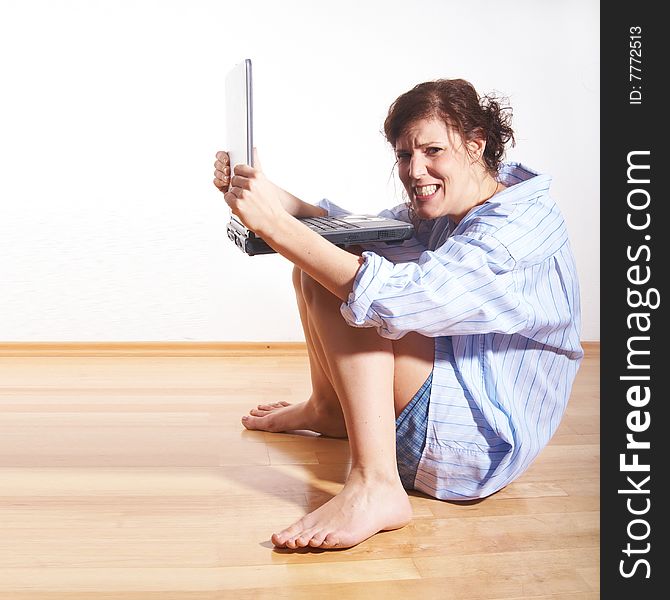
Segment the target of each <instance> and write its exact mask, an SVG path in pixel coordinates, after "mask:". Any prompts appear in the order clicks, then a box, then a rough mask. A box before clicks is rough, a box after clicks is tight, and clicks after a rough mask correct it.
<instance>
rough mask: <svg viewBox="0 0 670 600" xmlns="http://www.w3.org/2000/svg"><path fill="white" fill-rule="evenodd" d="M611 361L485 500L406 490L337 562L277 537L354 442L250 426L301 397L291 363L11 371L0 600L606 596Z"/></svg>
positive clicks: (570, 599) (156, 363)
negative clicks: (376, 530)
mask: <svg viewBox="0 0 670 600" xmlns="http://www.w3.org/2000/svg"><path fill="white" fill-rule="evenodd" d="M599 366H600V359H599V351H598V346H597V345H593V344H591V345H589V346H588V347H587V356H586V358H585V360H584V363H583V365H582V368H581V370H580V372H579V374H578V377H577V381H576V383H575V386H574V388H573V394H572V398H571V401H570V404H569V407H568V411H567V414H566V415H565V418H564V420H563V422H562V424H561V426H560V429H559V431H558V432H557V434H556V436H555V437H554V438H553V440H552V441H551V443H550V445H549V446H548V447H547V448H546V449H545V450H544V451H543V452H542V454H541V455H540V457H539V458H538V459H537V460H536V462H535V463H534V464H533V465H532V466H531V468H530V469H529V470H528V471H527V472H526V473H525V474H524V475H523V476H522V477H521V478H520V479H519V480H518V481H517V482H515V483H513V484H512V485H510V486H508V487H507V488H505V489H504V490H502V491H501V492H499V493H498V494H495V495H494V496H492V497H490V498H487V499H485V500H483V501H481V502H474V503H466V504H456V503H448V502H441V501H439V500H435V499H431V498H428V497H426V496H423V495H422V494H418V493H417V494H412V497H411V501H412V505H413V508H414V519H413V521H412V523H411V524H410V525H409V526H407V527H405V528H404V529H401V530H398V531H393V532H386V533H382V534H379V535H377V536H374V537H373V538H371V539H370V540H368V541H366V542H364V543H362V544H360V545H359V546H357V547H355V548H351V549H348V550H340V551H319V550H303V551H298V552H291V551H286V550H277V549H274V548H273V547H272V544H271V543H270V541H269V537H270V534H271V533H272V532H273V531H275V530H278V529H281V528H283V527H284V526H286V525H287V524H289V523H290V522H292V521H294V520H296V519H298V518H299V517H300V516H302V515H303V514H304V513H305V511H307V510H310V509H312V508H314V507H316V506H318V505H319V504H321V503H322V502H324V501H325V500H326V499H328V498H329V497H331V496H332V495H333V494H335V493H337V491H338V490H339V489H340V488H341V486H342V483H343V481H344V478H345V477H346V473H347V469H348V464H349V462H348V461H349V457H348V450H347V443H346V441H345V440H334V439H325V438H320V437H318V436H315V435H303V434H297V433H296V434H268V433H264V432H249V431H246V430H244V428H243V427H242V426H241V424H240V421H239V418H240V416H241V415H242V414H244V413H246V412H247V411H248V409H249V408H250V407H251V406H254V405H256V404H258V403H262V402H268V401H278V400H287V401H296V400H300V399H304V398H305V397H306V396H307V395H308V393H309V391H310V387H309V375H308V371H307V359H306V357H305V356H304V355H302V354H301V353H299V352H291V353H286V354H282V353H281V352H276V353H274V354H271V355H260V356H252V355H250V356H239V357H235V356H212V357H208V356H180V357H167V356H163V357H155V356H154V357H151V356H130V357H122V356H106V357H105V356H103V357H100V356H98V357H86V356H67V357H58V356H47V357H44V356H43V357H36V356H14V357H12V356H3V357H0V522H1V529H2V536H1V537H0V600H9V599H11V600H27V599H31V600H34V599H44V600H65V599H68V600H75V599H81V600H83V599H86V600H106V599H112V598H114V599H115V600H154V599H155V600H158V599H160V600H172V599H174V600H195V599H197V600H214V599H220V598H235V599H246V598H249V599H252V598H253V599H258V598H261V599H262V598H273V599H276V598H292V599H295V598H298V599H303V598H304V599H308V598H309V599H312V598H317V599H318V598H339V599H343V598H355V599H357V598H361V599H366V600H367V599H369V598H376V597H385V598H406V597H412V598H426V599H432V598H439V599H454V600H459V599H466V598H467V599H489V600H492V599H501V600H502V599H505V600H521V599H534V600H549V599H554V600H557V599H562V600H593V599H595V598H598V597H599V593H598V589H599V563H598V560H599V516H600V513H599V500H600V489H599Z"/></svg>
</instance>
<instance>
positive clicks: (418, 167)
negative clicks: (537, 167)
mask: <svg viewBox="0 0 670 600" xmlns="http://www.w3.org/2000/svg"><path fill="white" fill-rule="evenodd" d="M468 149H469V150H470V153H468ZM483 151H484V142H483V141H482V140H475V141H473V142H469V143H468V145H467V146H466V145H465V144H464V143H463V141H462V139H461V137H460V136H459V135H458V133H456V132H454V131H452V130H451V129H449V128H448V127H447V126H446V124H445V123H444V122H443V121H442V120H440V119H420V120H418V121H415V122H414V123H411V124H410V125H409V127H407V129H406V130H405V132H404V133H403V134H402V135H401V136H400V137H399V138H398V140H397V141H396V145H395V153H396V158H397V159H398V174H399V175H400V180H401V181H402V183H403V185H404V186H405V190H406V191H407V195H408V196H409V199H410V202H411V204H412V207H413V208H414V211H415V212H416V215H417V216H418V217H419V218H421V219H435V218H437V217H443V216H447V215H448V216H450V217H451V218H452V219H454V220H455V221H456V222H458V221H460V220H461V219H462V218H463V217H464V216H465V215H466V214H467V212H468V211H469V210H470V209H471V208H472V207H473V206H475V205H476V204H478V203H479V200H480V198H479V190H480V189H481V183H482V177H483V171H482V169H481V167H480V166H479V165H478V162H479V161H478V160H477V159H478V158H480V156H481V153H482V152H483ZM473 161H474V164H473Z"/></svg>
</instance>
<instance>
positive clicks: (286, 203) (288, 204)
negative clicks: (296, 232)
mask: <svg viewBox="0 0 670 600" xmlns="http://www.w3.org/2000/svg"><path fill="white" fill-rule="evenodd" d="M280 191H281V203H282V205H283V207H284V209H285V210H286V212H288V213H289V214H290V215H292V216H294V217H298V218H304V217H323V216H325V215H326V210H325V209H323V208H321V207H319V206H315V205H314V204H309V203H307V202H304V201H302V200H301V199H300V198H298V197H297V196H294V195H293V194H291V192H287V191H286V190H284V189H281V188H280Z"/></svg>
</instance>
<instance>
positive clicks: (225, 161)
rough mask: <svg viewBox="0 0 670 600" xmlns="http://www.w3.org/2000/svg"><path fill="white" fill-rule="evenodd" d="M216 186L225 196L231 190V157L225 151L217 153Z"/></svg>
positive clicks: (215, 166) (215, 165) (215, 164)
mask: <svg viewBox="0 0 670 600" xmlns="http://www.w3.org/2000/svg"><path fill="white" fill-rule="evenodd" d="M214 185H215V186H216V187H217V189H218V190H219V191H221V192H223V193H224V194H225V193H226V192H227V191H228V189H229V188H230V156H228V153H227V152H225V151H224V150H219V152H217V153H216V162H215V163H214Z"/></svg>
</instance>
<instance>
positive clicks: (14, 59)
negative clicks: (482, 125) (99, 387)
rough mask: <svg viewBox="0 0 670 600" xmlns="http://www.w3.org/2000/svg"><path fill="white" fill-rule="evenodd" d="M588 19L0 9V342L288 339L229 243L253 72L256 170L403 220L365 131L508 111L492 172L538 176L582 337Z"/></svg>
mask: <svg viewBox="0 0 670 600" xmlns="http://www.w3.org/2000/svg"><path fill="white" fill-rule="evenodd" d="M598 6H599V3H598V2H596V1H595V0H589V1H584V0H567V1H563V2H549V1H545V2H537V1H532V0H510V1H509V2H499V1H497V0H496V1H480V2H472V3H468V2H463V1H462V0H454V1H444V0H442V1H440V0H412V2H408V1H407V0H404V1H399V0H379V1H367V2H366V1H363V0H338V1H337V2H330V3H326V2H313V1H308V0H282V1H281V2H277V1H272V0H244V1H239V0H237V1H234V2H233V1H230V2H226V1H214V0H171V1H162V0H137V1H130V0H106V1H103V0H97V1H95V0H89V1H85V0H70V1H65V0H60V1H47V0H43V1H37V0H35V1H30V0H25V1H18V0H17V1H6V0H0V89H2V92H0V340H4V341H113V340H118V341H133V340H147V341H148V340H156V341H162V340H165V341H180V340H207V341H210V340H211V341H218V340H224V341H225V340H233V341H235V340H248V341H291V340H301V339H303V338H302V333H301V331H300V327H299V321H298V315H297V311H296V310H295V308H294V304H293V292H292V289H291V286H290V282H289V279H290V277H289V275H290V266H289V264H288V263H287V262H286V261H284V260H283V259H282V258H280V257H278V256H257V257H247V256H244V255H242V254H241V253H240V252H239V251H238V250H237V249H236V248H235V247H234V246H233V245H232V244H231V243H230V242H229V241H228V239H227V238H226V235H225V224H226V221H227V218H228V212H227V211H228V209H227V207H226V205H225V203H224V202H223V198H222V197H221V195H220V194H219V193H218V192H217V191H216V190H215V188H214V187H213V186H212V184H211V180H212V171H213V167H212V164H213V161H214V153H215V151H216V150H218V149H221V148H224V147H225V129H224V121H225V119H224V115H223V111H224V106H223V98H224V88H223V85H224V73H225V71H226V70H227V69H228V68H229V67H230V66H232V65H233V64H234V63H236V62H238V61H239V60H240V59H241V58H244V57H250V58H252V59H253V60H254V77H255V84H256V85H255V108H256V123H257V131H256V145H257V147H258V149H259V152H260V157H261V159H262V162H263V166H264V168H265V171H266V173H267V174H268V175H269V177H270V178H271V179H273V180H274V181H275V182H276V183H278V184H280V185H282V186H283V187H285V188H287V189H289V190H291V191H293V192H294V193H296V194H297V195H299V196H300V197H302V198H303V199H305V200H308V201H313V202H316V201H318V200H319V199H320V198H321V197H329V198H330V199H332V200H333V201H335V202H338V203H339V204H342V205H344V206H347V207H350V208H352V209H354V210H360V211H375V212H376V211H377V210H379V209H381V208H383V207H385V206H388V205H394V204H397V203H399V202H400V201H401V196H400V186H399V184H397V183H395V181H394V179H393V178H392V177H391V170H392V164H393V156H392V153H391V151H390V149H389V148H387V147H386V144H385V142H384V140H383V137H382V135H381V133H380V130H381V127H382V122H383V120H384V117H385V114H386V110H387V108H388V106H389V104H390V103H391V102H392V101H393V100H394V99H395V98H396V97H397V96H398V95H399V94H400V93H402V92H404V91H406V90H407V89H409V88H410V87H411V86H413V85H414V84H416V83H418V82H420V81H424V80H427V79H434V78H438V77H464V78H466V79H468V80H470V81H471V82H472V83H473V84H474V85H475V87H476V88H477V89H478V90H479V91H480V92H487V91H498V92H501V93H503V94H506V95H508V96H509V98H510V100H511V104H512V106H513V107H514V110H515V118H514V126H515V129H516V133H517V147H516V148H514V149H513V150H512V151H511V152H510V153H509V155H508V158H510V159H513V160H519V161H522V162H524V163H526V164H527V165H529V166H531V167H533V168H536V169H539V170H541V171H544V172H548V173H551V174H552V175H553V176H554V186H553V195H554V197H555V199H556V200H557V202H558V203H559V205H560V206H561V208H562V210H563V212H564V214H565V217H566V219H567V222H568V226H569V230H570V235H571V239H572V244H573V248H574V251H575V254H576V258H577V262H578V267H579V274H580V278H581V285H582V298H583V321H584V326H583V335H582V338H583V339H585V340H597V339H599V338H600V314H599V225H598V223H599V89H598V81H599V54H598V53H599V8H598Z"/></svg>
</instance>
